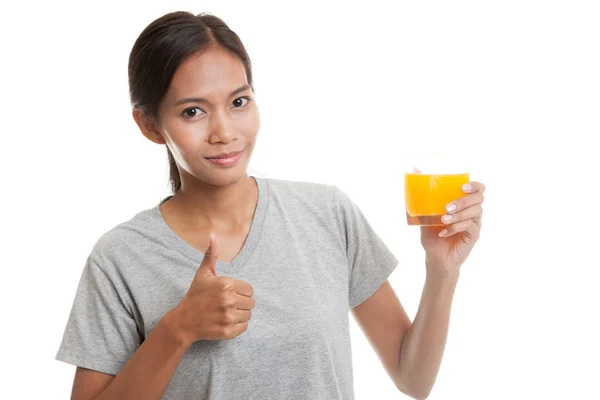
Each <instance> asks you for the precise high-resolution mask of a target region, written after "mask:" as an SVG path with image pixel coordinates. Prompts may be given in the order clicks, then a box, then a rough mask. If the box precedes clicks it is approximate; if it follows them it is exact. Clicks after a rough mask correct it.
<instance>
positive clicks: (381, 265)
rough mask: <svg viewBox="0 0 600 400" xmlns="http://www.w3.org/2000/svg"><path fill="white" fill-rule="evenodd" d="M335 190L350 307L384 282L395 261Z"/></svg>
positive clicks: (354, 208)
mask: <svg viewBox="0 0 600 400" xmlns="http://www.w3.org/2000/svg"><path fill="white" fill-rule="evenodd" d="M336 189H337V188H336ZM336 193H337V199H338V212H339V215H340V218H341V222H342V224H341V225H342V227H343V235H344V237H343V239H344V240H343V241H344V242H345V244H346V257H347V259H348V269H349V279H348V293H349V305H350V308H354V307H356V306H358V305H359V304H361V303H362V302H364V301H365V300H367V299H368V298H369V297H371V296H372V295H373V294H374V293H375V292H376V291H377V290H378V289H379V288H380V287H381V286H382V285H383V284H384V283H385V281H386V280H387V279H388V278H389V276H390V275H391V274H392V272H393V271H394V269H395V268H396V266H397V265H398V260H397V259H396V257H395V256H394V254H393V253H392V252H391V251H390V249H389V248H388V247H387V246H386V244H385V243H384V242H383V240H382V239H381V238H380V237H379V236H378V235H377V233H376V232H375V231H374V230H373V228H372V227H371V225H370V224H369V222H368V221H367V219H366V218H365V216H364V215H363V213H362V212H361V210H360V209H359V208H358V206H357V205H356V204H355V203H354V202H353V201H352V200H351V199H350V198H349V197H348V195H346V194H345V193H344V192H343V191H341V190H340V189H337V190H336Z"/></svg>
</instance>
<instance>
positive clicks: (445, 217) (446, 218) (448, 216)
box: [442, 215, 452, 222]
mask: <svg viewBox="0 0 600 400" xmlns="http://www.w3.org/2000/svg"><path fill="white" fill-rule="evenodd" d="M450 221H452V215H444V216H443V217H442V222H450Z"/></svg>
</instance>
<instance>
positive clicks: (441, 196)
mask: <svg viewBox="0 0 600 400" xmlns="http://www.w3.org/2000/svg"><path fill="white" fill-rule="evenodd" d="M469 180H470V178H469V174H468V173H456V174H424V173H405V174H404V193H405V201H406V220H407V222H408V224H409V225H446V224H444V223H443V222H442V220H441V218H442V216H443V215H444V214H446V205H447V204H448V203H451V202H452V201H454V200H457V199H459V198H461V197H463V196H465V193H464V192H463V191H462V185H463V184H465V183H467V182H469Z"/></svg>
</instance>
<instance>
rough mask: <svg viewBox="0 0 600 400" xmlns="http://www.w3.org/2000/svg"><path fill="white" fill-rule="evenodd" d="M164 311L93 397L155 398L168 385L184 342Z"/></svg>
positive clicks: (100, 398) (158, 397) (181, 354)
mask: <svg viewBox="0 0 600 400" xmlns="http://www.w3.org/2000/svg"><path fill="white" fill-rule="evenodd" d="M171 317H172V314H170V313H167V314H166V315H165V317H163V318H162V319H161V320H160V321H159V323H158V324H157V325H156V327H155V328H154V329H153V330H152V332H151V333H150V335H148V337H147V338H146V340H145V341H144V342H143V343H142V345H141V346H140V347H139V348H138V350H137V351H136V352H135V353H134V355H133V356H132V357H131V359H129V361H128V362H127V364H125V366H124V367H123V369H122V370H121V372H120V373H119V374H118V375H117V376H116V377H115V379H114V380H113V381H112V382H111V383H110V385H109V386H108V387H107V388H106V389H104V391H103V392H102V393H101V394H100V396H98V397H97V398H96V400H105V399H157V400H159V399H160V398H161V397H162V395H163V393H164V391H165V389H166V388H167V386H168V384H169V382H170V381H171V378H172V377H173V373H174V372H175V370H176V369H177V365H179V361H180V360H181V357H182V356H183V354H184V353H185V352H186V350H187V349H188V347H189V346H190V344H189V343H185V342H184V340H182V339H181V338H180V335H178V332H176V330H175V324H173V323H172V321H171V320H170V318H171Z"/></svg>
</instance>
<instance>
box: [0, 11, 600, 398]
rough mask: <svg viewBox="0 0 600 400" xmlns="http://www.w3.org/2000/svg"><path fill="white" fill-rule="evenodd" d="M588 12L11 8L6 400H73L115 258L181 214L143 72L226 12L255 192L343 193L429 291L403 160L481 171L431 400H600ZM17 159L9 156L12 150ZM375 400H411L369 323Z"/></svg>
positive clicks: (595, 84)
mask: <svg viewBox="0 0 600 400" xmlns="http://www.w3.org/2000/svg"><path fill="white" fill-rule="evenodd" d="M597 4H598V3H597V2H592V1H588V2H583V1H562V2H560V1H548V0H547V1H524V0H519V1H502V2H499V1H498V2H489V1H452V2H449V1H448V2H441V1H440V2H383V1H368V2H360V3H359V2H357V3H352V2H343V3H337V2H329V1H318V2H306V1H303V2H297V3H295V4H293V5H292V4H291V3H290V2H279V3H269V4H268V5H267V3H266V2H257V1H244V2H232V1H223V0H219V1H162V2H156V1H152V2H151V1H137V2H133V1H122V2H119V3H115V4H114V5H107V3H103V2H97V3H95V4H94V5H91V4H89V3H87V2H73V3H72V4H70V3H67V2H56V1H54V2H41V1H39V2H24V3H22V5H20V6H18V7H19V8H16V6H14V5H13V6H6V5H4V6H2V10H0V13H1V14H2V19H3V23H2V25H1V26H0V30H1V31H0V38H1V39H0V40H1V41H2V43H1V45H2V47H1V52H2V53H1V54H2V56H1V57H2V62H1V63H0V68H1V70H2V71H1V72H2V73H1V74H0V79H1V80H2V82H1V83H2V86H1V88H2V96H1V98H0V101H1V102H2V104H1V108H0V110H1V111H0V113H1V114H0V115H1V116H2V118H1V123H2V138H3V140H2V157H1V159H0V162H1V163H2V165H1V169H0V171H1V173H2V196H1V199H2V200H1V201H2V208H1V209H2V221H3V222H2V228H3V229H2V230H3V232H4V233H3V240H2V245H1V246H2V247H1V249H2V250H1V252H2V257H1V260H2V280H1V288H2V290H1V291H0V296H1V301H0V304H1V305H0V306H1V307H2V310H1V315H2V329H1V335H2V348H3V354H2V364H3V366H4V368H8V369H9V372H8V375H6V373H4V378H5V379H4V382H3V384H2V389H0V390H1V395H0V397H2V398H28V399H29V398H46V399H65V398H68V396H69V394H70V389H71V384H72V379H73V373H74V367H72V366H69V365H67V364H64V363H61V362H58V361H55V360H54V355H55V353H56V351H57V349H58V346H59V343H60V340H61V338H62V334H63V329H64V327H65V324H66V321H67V317H68V313H69V311H70V308H71V305H72V301H73V298H74V295H75V290H76V287H77V283H78V281H79V277H80V273H81V269H82V267H83V265H84V262H85V259H86V257H87V255H88V254H89V251H90V250H91V248H92V246H93V244H94V243H95V241H96V240H97V239H98V238H99V236H100V235H101V234H102V233H104V232H106V231H107V230H108V229H110V228H112V227H113V226H114V225H116V224H118V223H120V222H123V221H124V220H126V219H129V218H130V217H131V216H133V215H134V214H135V213H137V212H139V211H140V210H142V209H145V208H148V207H151V206H153V205H155V204H156V203H157V202H158V201H159V200H160V199H161V198H162V197H164V196H165V195H167V194H169V192H168V186H167V171H168V169H167V158H166V153H165V151H164V148H163V147H162V146H158V145H155V144H153V143H151V142H150V141H148V140H146V139H145V138H144V137H143V136H142V134H141V133H140V131H139V130H138V128H137V126H136V125H135V123H134V121H133V118H132V117H131V112H130V106H129V99H128V88H127V61H128V55H129V51H130V50H131V46H132V45H133V42H134V41H135V39H136V38H137V36H138V35H139V33H140V32H141V31H142V29H143V28H144V27H145V26H146V25H147V24H149V23H150V22H151V21H152V20H154V19H155V18H158V17H159V16H161V15H163V14H165V13H167V12H170V11H176V10H187V11H192V12H194V13H199V12H203V11H209V12H212V13H214V14H215V15H217V16H219V17H221V18H223V19H224V20H225V21H226V22H227V23H228V24H229V25H230V27H231V28H232V29H233V30H234V31H236V32H237V33H238V34H239V35H240V37H241V38H242V40H243V41H244V43H245V45H246V47H247V50H248V52H249V54H250V57H251V59H252V62H253V67H254V74H255V87H256V91H257V101H258V105H259V108H260V111H261V121H262V127H261V131H260V135H259V141H258V144H257V148H256V150H255V153H254V156H253V160H252V164H251V171H250V172H253V173H255V174H257V175H262V176H268V177H277V178H284V179H291V180H310V181H315V182H326V183H334V184H337V185H338V186H340V187H341V188H342V189H343V190H345V191H346V192H347V193H348V194H349V195H350V196H351V197H352V198H353V199H354V200H355V202H356V203H357V204H358V205H359V206H360V207H361V209H362V210H363V212H364V213H365V215H366V216H367V217H368V219H369V220H370V221H371V223H372V225H373V226H374V227H375V229H376V230H377V232H378V233H379V234H380V236H381V237H382V238H383V239H384V240H385V241H386V243H387V244H388V245H389V246H390V248H391V249H392V250H393V251H394V253H395V254H396V255H397V256H398V258H399V259H400V266H399V268H398V269H397V270H396V271H395V272H394V274H393V275H392V277H391V282H392V285H393V287H394V289H395V290H396V292H397V294H398V296H399V298H400V300H401V302H402V303H403V305H404V307H405V308H406V310H407V312H408V313H409V315H410V316H411V318H412V317H413V316H414V313H415V312H416V310H417V306H418V302H419V300H420V293H421V289H422V284H423V278H424V265H423V250H422V248H421V247H420V243H419V237H418V233H419V232H418V229H417V228H411V227H408V226H406V224H405V217H404V208H403V187H402V170H401V168H400V166H399V163H398V159H399V157H400V156H402V155H410V154H412V153H413V152H415V151H428V150H435V151H446V152H448V153H450V154H453V155H456V156H457V157H458V156H461V157H467V158H468V160H469V161H470V162H471V165H472V168H471V176H472V178H473V179H474V180H479V181H482V182H484V183H485V184H486V186H487V188H488V189H487V192H486V195H487V196H486V202H485V205H484V209H485V211H484V223H483V231H482V237H481V240H480V242H479V243H478V244H477V246H476V249H475V250H474V251H473V253H472V255H471V257H470V258H469V260H468V261H467V263H466V264H465V265H464V266H463V273H462V276H461V279H460V282H459V285H458V288H457V291H456V295H455V299H454V304H453V311H452V317H451V324H450V333H449V339H448V344H447V347H446V353H445V357H444V360H443V363H442V367H441V370H440V373H439V376H438V380H437V383H436V385H435V387H434V389H433V392H432V394H431V396H430V399H488V400H491V399H574V398H585V399H599V398H600V387H599V386H598V384H596V383H594V382H595V381H597V377H598V375H599V373H600V366H599V361H598V360H599V359H600V345H599V340H598V339H599V338H600V329H599V328H598V319H599V315H600V312H598V306H599V305H600V297H599V294H598V291H597V286H598V273H597V271H598V267H600V262H599V261H598V256H597V254H598V253H597V249H598V244H599V243H598V227H599V226H600V224H599V223H598V216H599V210H600V207H599V206H598V194H599V193H598V192H599V191H598V186H599V182H598V179H599V175H600V163H599V161H598V156H597V153H598V148H599V147H598V144H593V143H598V140H597V139H598V135H599V134H600V129H599V128H600V126H599V125H600V118H599V112H598V110H599V106H600V72H599V71H600V56H599V55H600V50H599V49H600V24H598V21H599V20H600V10H599V8H598V5H597ZM7 139H8V140H7ZM351 328H352V340H353V357H354V374H355V391H356V398H357V399H359V400H360V399H403V398H406V397H405V396H404V395H402V394H400V393H398V392H397V391H396V390H395V388H394V385H393V384H392V382H391V380H390V379H389V378H388V377H387V375H386V374H385V371H384V369H383V367H382V366H381V364H380V363H379V360H378V359H377V357H376V356H375V353H374V352H373V350H372V349H371V348H370V345H369V343H368V342H367V341H366V340H365V338H364V336H363V335H362V332H361V331H360V329H359V328H358V327H357V325H356V324H355V323H354V321H352V325H351Z"/></svg>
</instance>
